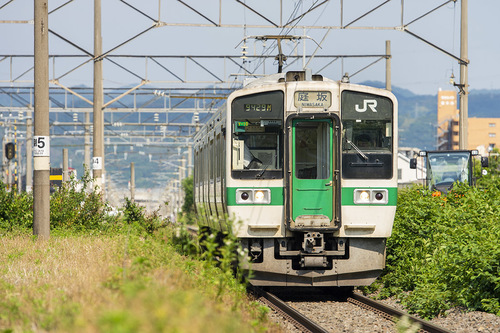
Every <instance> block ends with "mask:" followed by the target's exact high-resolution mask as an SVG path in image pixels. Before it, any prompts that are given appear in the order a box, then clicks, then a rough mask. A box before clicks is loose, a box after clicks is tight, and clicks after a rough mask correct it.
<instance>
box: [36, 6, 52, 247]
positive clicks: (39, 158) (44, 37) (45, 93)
mask: <svg viewBox="0 0 500 333" xmlns="http://www.w3.org/2000/svg"><path fill="white" fill-rule="evenodd" d="M48 16H49V15H48V0H37V1H35V20H34V37H35V50H34V54H35V137H34V140H33V148H35V149H34V151H33V162H34V163H33V164H34V184H33V185H34V186H33V234H34V235H36V236H38V237H39V238H40V239H48V238H49V236H50V182H49V177H50V136H49V134H50V133H49V18H48Z"/></svg>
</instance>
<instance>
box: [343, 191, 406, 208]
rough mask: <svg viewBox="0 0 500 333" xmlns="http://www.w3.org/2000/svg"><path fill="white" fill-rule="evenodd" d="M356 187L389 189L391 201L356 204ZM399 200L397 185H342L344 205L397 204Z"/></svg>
mask: <svg viewBox="0 0 500 333" xmlns="http://www.w3.org/2000/svg"><path fill="white" fill-rule="evenodd" d="M355 189H367V190H368V189H376V190H387V192H388V193H389V201H388V202H387V204H386V205H381V204H372V205H370V204H355V203H354V190H355ZM397 201H398V188H397V187H342V206H354V205H356V206H396V203H397Z"/></svg>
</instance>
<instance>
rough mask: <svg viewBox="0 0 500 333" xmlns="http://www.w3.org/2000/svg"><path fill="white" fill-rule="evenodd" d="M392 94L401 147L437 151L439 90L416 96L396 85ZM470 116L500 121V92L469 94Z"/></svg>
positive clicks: (376, 84) (374, 84)
mask: <svg viewBox="0 0 500 333" xmlns="http://www.w3.org/2000/svg"><path fill="white" fill-rule="evenodd" d="M361 84H365V85H369V86H372V87H376V88H385V83H383V82H380V81H365V82H362V83H361ZM392 92H393V93H394V95H396V97H397V99H398V104H399V146H400V147H416V148H420V149H435V148H436V126H437V124H436V122H437V91H436V94H435V95H416V94H414V93H412V92H411V91H409V90H407V89H403V88H399V87H395V86H393V87H392ZM457 93H458V92H457ZM469 117H478V118H500V90H472V91H470V92H469Z"/></svg>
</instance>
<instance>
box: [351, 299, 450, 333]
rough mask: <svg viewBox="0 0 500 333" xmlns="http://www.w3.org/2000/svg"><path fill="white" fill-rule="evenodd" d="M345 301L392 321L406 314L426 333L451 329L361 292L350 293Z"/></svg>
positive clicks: (448, 332)
mask: <svg viewBox="0 0 500 333" xmlns="http://www.w3.org/2000/svg"><path fill="white" fill-rule="evenodd" d="M347 301H348V302H350V303H353V304H355V305H358V306H360V307H362V308H364V309H367V310H370V311H373V312H375V313H377V314H379V315H380V316H382V317H384V318H386V319H389V320H392V321H397V320H399V319H400V318H402V317H404V316H406V317H408V318H410V320H411V321H413V322H415V323H418V324H419V325H420V330H419V332H422V333H423V332H428V333H452V332H451V331H449V330H447V329H444V328H442V327H439V326H437V325H434V324H432V323H430V322H428V321H425V320H422V319H420V318H417V317H415V316H412V315H410V314H408V313H406V312H403V311H400V310H397V309H394V308H393V307H390V306H388V305H385V304H383V303H381V302H377V301H375V300H373V299H371V298H368V297H365V296H363V295H361V294H358V293H352V294H351V295H350V296H349V297H348V298H347Z"/></svg>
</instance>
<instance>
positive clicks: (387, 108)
mask: <svg viewBox="0 0 500 333" xmlns="http://www.w3.org/2000/svg"><path fill="white" fill-rule="evenodd" d="M393 110H394V105H393V103H392V101H391V100H390V99H389V98H387V97H384V96H378V95H373V94H369V93H364V92H355V91H343V92H342V102H341V112H342V177H343V178H345V179H390V178H392V177H393V163H392V162H393V158H394V157H393V154H394V153H393V146H394V145H393V127H394V123H393V119H394V115H393V113H394V112H393Z"/></svg>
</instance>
